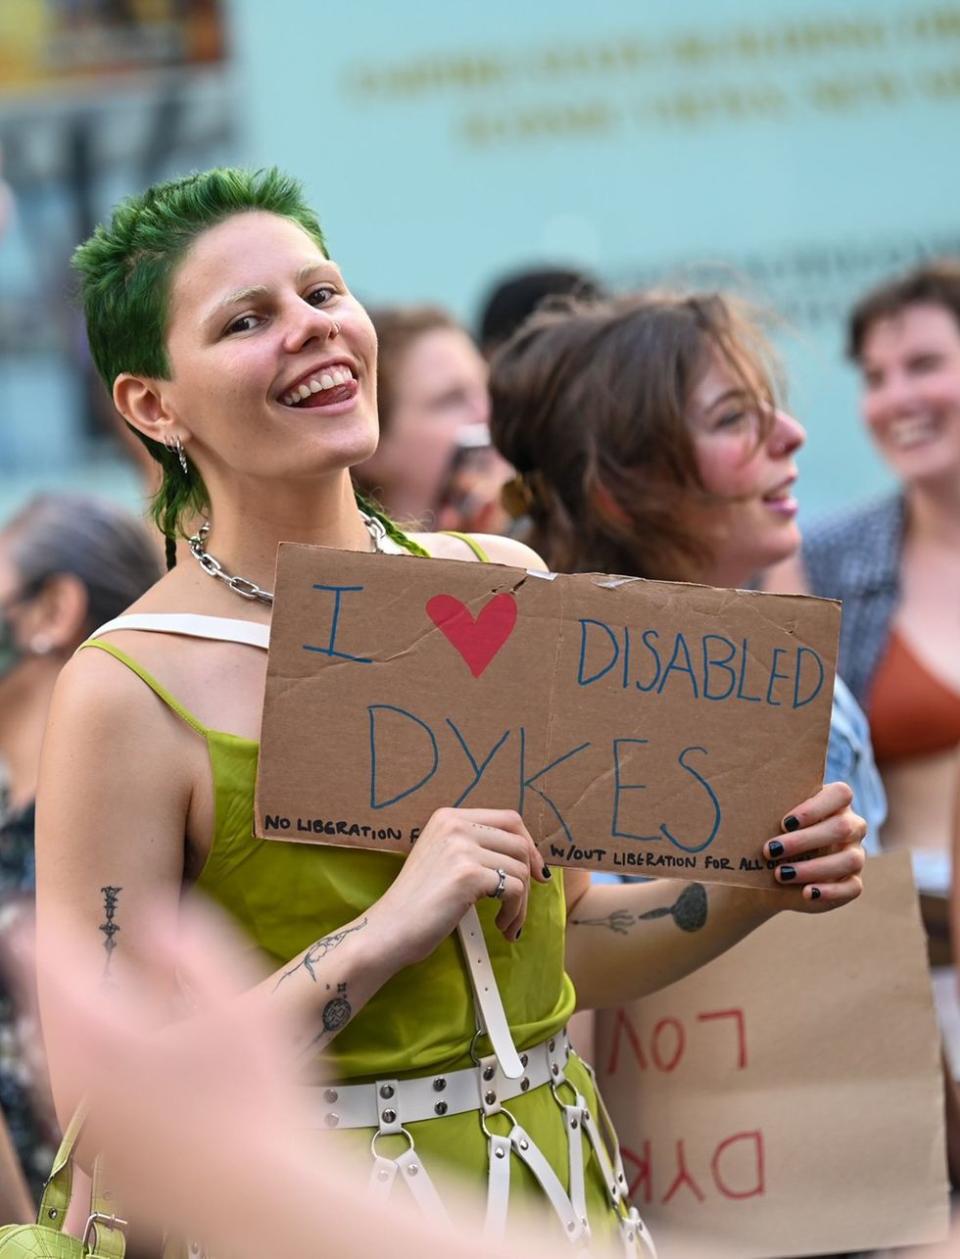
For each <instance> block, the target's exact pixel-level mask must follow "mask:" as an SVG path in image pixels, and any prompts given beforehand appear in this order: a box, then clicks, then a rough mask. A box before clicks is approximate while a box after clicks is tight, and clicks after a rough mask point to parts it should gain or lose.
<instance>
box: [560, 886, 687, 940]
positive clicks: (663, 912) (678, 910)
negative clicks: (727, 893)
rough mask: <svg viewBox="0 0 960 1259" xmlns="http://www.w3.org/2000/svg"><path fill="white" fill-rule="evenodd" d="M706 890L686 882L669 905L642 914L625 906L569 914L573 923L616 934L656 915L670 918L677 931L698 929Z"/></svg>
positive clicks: (654, 917) (576, 925)
mask: <svg viewBox="0 0 960 1259" xmlns="http://www.w3.org/2000/svg"><path fill="white" fill-rule="evenodd" d="M708 906H709V902H708V900H707V890H706V888H705V887H704V886H703V884H702V883H690V884H688V885H687V886H686V887H685V888H684V889H683V891H682V892H681V893H680V895H679V896H678V897H677V899H676V900H675V901H674V903H673V904H672V905H663V906H661V907H660V908H659V909H648V910H647V911H646V913H644V914H632V913H631V912H630V911H629V910H628V909H615V910H613V911H612V912H611V913H609V914H606V915H605V916H604V917H603V918H571V919H570V922H571V925H572V926H575V927H606V928H607V929H608V930H609V931H614V932H616V934H617V935H624V936H625V935H627V934H628V933H629V931H630V928H631V927H633V926H635V925H636V924H637V923H640V922H651V921H653V920H654V919H656V918H672V919H673V921H674V922H675V923H676V924H677V926H678V927H679V928H680V930H681V931H690V932H693V931H699V930H700V928H701V927H703V926H704V925H705V924H706V921H707V910H708Z"/></svg>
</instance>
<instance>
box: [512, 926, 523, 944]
mask: <svg viewBox="0 0 960 1259" xmlns="http://www.w3.org/2000/svg"><path fill="white" fill-rule="evenodd" d="M522 930H523V927H521V928H520V931H522ZM520 931H518V932H517V934H516V935H515V936H514V937H513V938H514V941H517V940H519V939H520Z"/></svg>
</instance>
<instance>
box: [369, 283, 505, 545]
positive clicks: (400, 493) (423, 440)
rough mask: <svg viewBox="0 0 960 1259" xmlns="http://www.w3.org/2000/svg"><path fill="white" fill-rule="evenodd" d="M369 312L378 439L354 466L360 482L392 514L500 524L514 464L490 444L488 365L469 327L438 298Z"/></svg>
mask: <svg viewBox="0 0 960 1259" xmlns="http://www.w3.org/2000/svg"><path fill="white" fill-rule="evenodd" d="M369 313H370V317H371V319H372V320H373V326H374V328H375V329H376V333H377V343H378V356H379V357H378V365H377V398H378V409H379V416H380V438H379V442H378V444H377V449H376V451H375V452H374V454H373V455H372V456H371V457H370V458H369V459H366V460H365V461H364V462H363V463H361V464H359V465H358V466H357V467H356V468H354V469H353V477H354V482H355V484H356V485H358V486H359V488H360V489H361V490H362V491H363V492H364V493H365V494H367V495H368V496H369V497H371V498H373V499H375V500H376V501H377V502H378V503H379V504H380V505H381V506H382V507H383V509H384V510H385V511H386V512H387V514H388V515H389V516H391V517H392V518H393V519H394V520H398V521H401V522H404V523H408V524H412V525H417V526H419V527H422V528H435V527H437V526H438V525H440V527H442V528H443V529H452V530H462V531H465V532H475V531H479V532H483V533H499V532H500V531H501V530H500V526H501V525H502V524H504V523H505V518H504V517H503V514H502V511H501V508H500V506H499V501H500V486H501V485H502V484H503V482H504V481H506V480H507V479H508V477H509V476H510V469H509V468H508V467H506V466H505V465H504V464H503V461H502V460H501V459H500V457H499V456H498V455H497V453H496V452H495V451H494V450H493V449H492V448H491V446H490V441H489V434H488V430H487V420H488V417H489V413H490V403H489V398H488V395H487V366H486V363H485V362H484V361H483V358H482V357H481V356H480V354H479V352H478V351H477V348H476V346H475V345H474V344H473V341H472V340H471V339H470V336H469V334H468V333H467V332H466V331H465V330H464V329H463V328H462V327H461V326H460V324H458V323H457V321H456V320H455V319H454V318H453V316H452V315H450V314H448V313H447V312H446V311H444V310H441V309H440V308H439V307H436V306H390V307H379V308H374V309H372V310H371V311H370V312H369ZM441 522H442V523H441Z"/></svg>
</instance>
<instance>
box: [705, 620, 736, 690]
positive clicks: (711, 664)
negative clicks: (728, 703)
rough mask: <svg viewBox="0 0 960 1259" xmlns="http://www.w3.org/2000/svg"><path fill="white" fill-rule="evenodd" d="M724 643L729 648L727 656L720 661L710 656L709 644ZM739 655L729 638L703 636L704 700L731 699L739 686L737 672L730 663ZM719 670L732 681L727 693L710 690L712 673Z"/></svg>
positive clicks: (716, 635) (719, 635) (715, 635)
mask: <svg viewBox="0 0 960 1259" xmlns="http://www.w3.org/2000/svg"><path fill="white" fill-rule="evenodd" d="M711 642H714V643H723V644H724V645H725V646H726V647H728V648H729V651H728V653H727V655H725V656H723V657H722V658H720V659H717V658H714V657H712V656H711V655H710V647H709V645H708V644H709V643H711ZM736 654H737V645H736V643H732V642H731V641H730V639H729V638H724V636H723V634H704V636H703V698H704V699H729V698H730V696H731V695H732V694H733V688H734V687H735V686H736V685H737V671H736V669H733V668H731V666H730V661H731V660H732V659H733V658H734V656H735V655H736ZM714 669H719V670H720V672H721V673H725V674H726V675H727V677H728V678H729V679H730V684H729V685H728V687H727V689H726V690H725V691H721V692H719V693H715V692H714V691H711V689H710V677H711V672H712V671H713V670H714Z"/></svg>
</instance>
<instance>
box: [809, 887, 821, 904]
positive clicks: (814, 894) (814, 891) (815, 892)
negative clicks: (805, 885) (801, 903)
mask: <svg viewBox="0 0 960 1259" xmlns="http://www.w3.org/2000/svg"><path fill="white" fill-rule="evenodd" d="M810 899H811V900H812V901H818V900H819V899H820V889H819V888H818V887H812V888H811V889H810Z"/></svg>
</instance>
